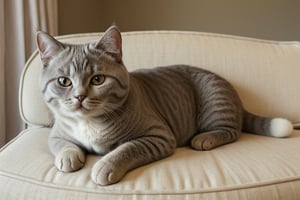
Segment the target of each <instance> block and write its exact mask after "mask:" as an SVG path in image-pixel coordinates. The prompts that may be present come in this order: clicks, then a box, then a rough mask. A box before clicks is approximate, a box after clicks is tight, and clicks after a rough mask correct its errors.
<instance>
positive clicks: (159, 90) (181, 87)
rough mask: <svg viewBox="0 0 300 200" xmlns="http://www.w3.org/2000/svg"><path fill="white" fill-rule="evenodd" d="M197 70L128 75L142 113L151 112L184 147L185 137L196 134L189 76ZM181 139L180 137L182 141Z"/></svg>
mask: <svg viewBox="0 0 300 200" xmlns="http://www.w3.org/2000/svg"><path fill="white" fill-rule="evenodd" d="M193 73H197V74H201V73H204V71H202V70H201V69H197V68H193V67H189V66H185V65H174V66H167V67H156V68H152V69H142V70H136V71H133V72H131V73H130V88H131V89H133V90H135V92H136V93H138V94H137V98H139V102H142V104H144V106H143V107H144V109H148V110H149V109H152V110H154V112H155V113H157V114H158V116H159V117H160V118H161V119H162V120H163V121H164V122H165V123H166V124H168V126H169V127H170V129H171V130H172V132H173V133H174V135H175V136H176V138H177V141H180V143H181V144H178V145H179V146H181V145H185V144H186V142H187V140H186V139H187V138H188V137H186V136H188V135H192V134H194V132H195V131H196V120H197V119H196V118H197V98H198V97H197V94H196V92H195V91H196V90H195V84H194V80H193V79H192V74H193ZM183 136H184V137H183Z"/></svg>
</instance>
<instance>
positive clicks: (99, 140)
mask: <svg viewBox="0 0 300 200" xmlns="http://www.w3.org/2000/svg"><path fill="white" fill-rule="evenodd" d="M106 129H107V127H106V126H105V125H103V124H101V123H99V122H95V121H91V120H88V119H81V120H78V121H77V123H75V124H74V126H73V137H74V138H75V139H76V140H77V141H78V142H79V143H81V144H82V145H83V146H84V147H85V148H86V149H87V150H89V151H91V152H95V153H97V154H106V153H107V152H109V151H110V149H111V146H112V143H111V141H110V140H109V139H108V138H107V134H108V133H107V131H106Z"/></svg>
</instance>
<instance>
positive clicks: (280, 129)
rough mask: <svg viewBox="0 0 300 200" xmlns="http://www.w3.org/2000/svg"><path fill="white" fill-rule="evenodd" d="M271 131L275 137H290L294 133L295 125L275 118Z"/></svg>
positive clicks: (272, 121)
mask: <svg viewBox="0 0 300 200" xmlns="http://www.w3.org/2000/svg"><path fill="white" fill-rule="evenodd" d="M270 131H271V135H272V136H273V137H288V136H290V135H291V133H292V132H293V125H292V123H291V122H290V121H289V120H287V119H283V118H274V119H272V120H271V126H270Z"/></svg>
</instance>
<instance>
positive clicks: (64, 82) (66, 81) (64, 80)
mask: <svg viewBox="0 0 300 200" xmlns="http://www.w3.org/2000/svg"><path fill="white" fill-rule="evenodd" d="M57 81H58V84H59V85H61V86H63V87H69V86H71V85H72V81H71V80H70V79H69V78H67V77H64V76H61V77H59V78H58V79H57Z"/></svg>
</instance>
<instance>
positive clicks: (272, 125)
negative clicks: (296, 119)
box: [243, 110, 293, 138]
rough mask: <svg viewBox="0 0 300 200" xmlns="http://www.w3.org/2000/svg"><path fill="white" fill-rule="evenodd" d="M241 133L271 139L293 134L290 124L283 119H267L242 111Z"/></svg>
mask: <svg viewBox="0 0 300 200" xmlns="http://www.w3.org/2000/svg"><path fill="white" fill-rule="evenodd" d="M243 131H244V132H248V133H254V134H258V135H265V136H271V137H280V138H282V137H288V136H289V135H291V133H292V132H293V125H292V123H291V122H290V121H289V120H287V119H284V118H268V117H262V116H258V115H255V114H252V113H250V112H248V111H245V110H244V114H243Z"/></svg>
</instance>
